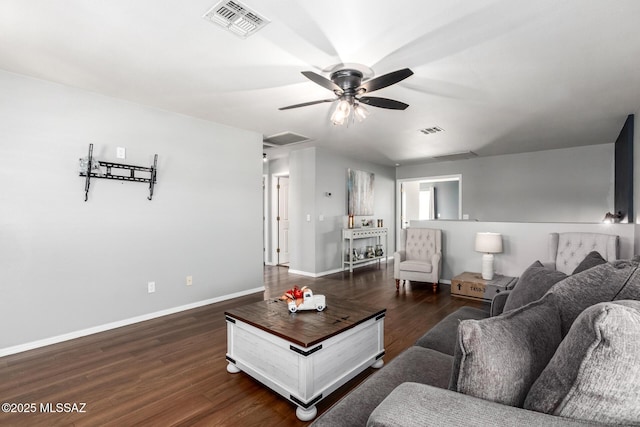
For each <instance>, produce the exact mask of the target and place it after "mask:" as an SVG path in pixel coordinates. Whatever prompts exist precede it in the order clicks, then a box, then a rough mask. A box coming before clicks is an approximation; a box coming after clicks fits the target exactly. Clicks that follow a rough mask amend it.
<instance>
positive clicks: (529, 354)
mask: <svg viewBox="0 0 640 427" xmlns="http://www.w3.org/2000/svg"><path fill="white" fill-rule="evenodd" d="M554 298H555V297H554V296H553V295H545V296H544V297H543V298H541V299H539V300H537V301H534V302H532V303H531V304H528V305H527V306H525V307H521V308H518V309H515V310H512V311H510V312H508V313H505V314H503V315H502V316H498V317H491V318H488V319H484V320H464V321H462V322H461V323H460V326H459V327H458V340H457V343H456V348H455V355H454V365H453V371H452V375H451V382H450V385H449V388H450V389H451V390H453V391H458V392H460V393H464V394H468V395H471V396H475V397H479V398H481V399H486V400H490V401H492V402H497V403H502V404H505V405H511V406H519V407H522V405H523V403H524V399H525V397H526V396H527V393H528V392H529V388H530V387H531V385H532V384H533V382H534V381H535V380H536V379H537V378H538V375H539V374H540V372H542V370H543V369H544V367H545V366H546V365H547V362H548V361H549V360H550V359H551V357H552V356H553V354H554V352H555V350H556V348H557V347H558V345H559V344H560V341H561V340H562V337H561V334H560V332H561V329H560V326H561V325H560V316H559V314H558V309H557V307H556V304H555V300H554Z"/></svg>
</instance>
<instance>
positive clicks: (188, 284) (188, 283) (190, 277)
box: [187, 276, 193, 286]
mask: <svg viewBox="0 0 640 427" xmlns="http://www.w3.org/2000/svg"><path fill="white" fill-rule="evenodd" d="M191 285H193V276H187V286H191Z"/></svg>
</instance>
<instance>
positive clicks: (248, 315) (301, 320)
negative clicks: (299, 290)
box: [224, 297, 387, 347]
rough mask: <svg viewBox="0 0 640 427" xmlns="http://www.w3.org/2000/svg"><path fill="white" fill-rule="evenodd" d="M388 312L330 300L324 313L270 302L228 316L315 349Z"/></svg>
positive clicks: (277, 301) (261, 302)
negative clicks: (328, 340)
mask: <svg viewBox="0 0 640 427" xmlns="http://www.w3.org/2000/svg"><path fill="white" fill-rule="evenodd" d="M386 311H387V309H386V308H372V307H367V306H363V305H361V304H359V303H358V302H357V301H344V300H342V301H341V300H338V299H337V298H336V299H335V300H334V299H331V298H330V297H327V307H326V308H325V309H324V310H323V311H317V310H302V311H298V312H296V313H290V312H289V310H288V308H287V303H286V302H285V301H281V300H279V299H269V300H266V301H259V302H257V303H254V304H248V305H245V306H242V307H237V308H233V309H230V310H227V311H225V313H224V314H225V316H227V317H231V318H232V319H237V320H240V321H242V322H245V323H248V324H250V325H252V326H255V327H256V328H259V329H262V330H263V331H265V332H268V333H271V334H274V335H276V336H278V337H280V338H282V339H285V340H287V341H290V342H292V343H295V344H298V345H300V346H302V347H311V346H313V345H316V344H318V343H319V342H322V341H324V340H326V339H328V338H330V337H332V336H334V335H337V334H340V333H342V332H344V331H346V330H347V329H350V328H353V327H355V326H357V325H358V324H360V323H363V322H365V321H367V320H369V319H371V318H374V317H378V316H383V315H384V313H385V312H386Z"/></svg>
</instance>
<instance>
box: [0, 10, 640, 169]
mask: <svg viewBox="0 0 640 427" xmlns="http://www.w3.org/2000/svg"><path fill="white" fill-rule="evenodd" d="M241 2H242V3H243V4H245V5H246V6H248V7H249V8H251V9H253V10H255V11H256V12H258V13H259V14H261V15H262V16H264V17H265V18H267V19H268V20H269V21H270V23H269V24H268V25H266V26H265V27H264V28H262V29H261V30H259V31H258V32H256V33H255V34H253V35H251V36H250V37H248V38H246V39H245V38H241V37H238V36H237V35H235V34H232V33H230V32H228V31H227V30H225V29H224V28H222V27H220V26H218V25H215V24H213V23H212V22H210V21H207V20H205V19H203V18H202V16H203V15H204V14H205V13H206V12H207V11H208V10H209V9H211V7H212V6H213V5H214V4H216V3H217V0H190V1H188V2H187V1H183V0H162V1H158V0H135V1H131V0H2V1H1V2H0V69H4V70H7V71H11V72H15V73H20V74H25V75H29V76H33V77H37V78H41V79H45V80H51V81H54V82H59V83H63V84H66V85H70V86H74V87H78V88H82V89H86V90H89V91H93V92H98V93H102V94H105V95H108V96H113V97H117V98H122V99H126V100H130V101H134V102H137V103H141V104H146V105H150V106H154V107H158V108H161V109H164V110H169V111H175V112H178V113H182V114H187V115H191V116H195V117H199V118H203V119H207V120H212V121H215V122H218V123H223V124H228V125H232V126H236V127H240V128H244V129H250V130H253V131H257V132H259V133H261V134H263V135H264V136H265V137H267V136H272V135H277V134H281V133H284V132H293V133H296V134H300V135H303V136H306V137H308V138H310V140H311V141H309V142H305V143H301V144H297V145H294V146H289V147H288V148H287V149H284V148H274V149H269V150H268V151H267V152H268V153H269V155H270V156H276V157H277V156H278V155H283V153H286V151H287V150H288V149H292V147H294V148H300V147H306V146H322V147H328V148H331V149H333V150H338V151H340V152H342V153H344V154H345V155H350V156H357V157H358V158H362V159H364V160H367V161H371V162H375V163H379V164H383V165H391V166H393V165H397V164H400V165H405V164H410V163H416V162H425V161H430V160H431V158H432V157H434V156H441V155H447V154H451V153H458V152H463V151H473V152H475V153H477V154H478V155H479V156H489V155H497V154H506V153H518V152H527V151H537V150H547V149H554V148H562V147H571V146H580V145H589V144H602V143H610V142H613V141H614V140H615V138H616V137H617V135H618V133H619V131H620V129H621V128H622V125H623V123H624V120H625V118H626V116H627V115H628V114H632V113H635V112H638V111H640V25H638V20H639V18H640V1H637V0H616V1H615V2H612V1H605V0H565V1H562V2H559V1H557V0H536V1H531V0H521V1H520V0H466V1H462V0H447V1H436V0H394V1H391V2H388V3H387V2H382V1H377V0H375V1H374V0H368V1H365V0H350V1H344V0H340V1H338V0H324V1H322V2H320V1H311V0H307V1H302V0H241ZM341 63H347V64H349V63H353V64H361V66H364V67H368V68H370V69H371V70H372V72H373V74H374V76H380V75H382V74H386V73H388V72H391V71H395V70H397V69H401V68H405V67H409V68H411V70H413V72H414V73H415V74H414V75H413V76H411V77H409V78H407V79H406V80H404V81H402V82H400V83H398V84H396V85H393V86H390V87H387V88H384V89H381V90H379V91H377V92H375V93H374V94H373V96H381V97H387V98H392V99H396V100H399V101H402V102H405V103H407V104H409V105H410V107H409V108H408V109H406V110H404V111H396V110H386V109H380V108H375V107H367V108H368V109H369V112H370V116H369V117H368V118H367V119H366V120H365V121H364V122H361V123H358V122H355V123H352V124H350V125H349V126H333V125H332V124H331V123H330V121H329V116H330V114H331V112H332V110H333V108H334V105H335V104H332V103H323V104H318V105H313V106H308V107H304V108H299V109H292V110H286V111H280V110H278V108H279V107H283V106H286V105H290V104H297V103H302V102H307V101H313V100H319V99H325V98H331V97H332V93H331V92H329V91H328V90H326V89H324V88H322V87H320V86H319V85H317V84H315V83H313V82H311V81H309V80H308V79H306V78H305V77H304V76H303V75H302V74H301V71H314V72H316V73H319V74H322V75H324V76H325V77H328V76H329V74H328V73H327V71H328V70H332V69H335V68H336V65H337V64H341ZM434 126H438V127H440V128H441V129H443V131H441V132H436V133H432V134H424V133H422V132H420V129H424V128H431V127H434Z"/></svg>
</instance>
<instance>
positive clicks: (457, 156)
mask: <svg viewBox="0 0 640 427" xmlns="http://www.w3.org/2000/svg"><path fill="white" fill-rule="evenodd" d="M474 157H478V155H477V154H476V153H474V152H473V151H462V152H460V153H453V154H444V155H442V156H433V157H432V158H433V159H435V160H440V161H445V160H448V161H451V160H464V159H472V158H474Z"/></svg>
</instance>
